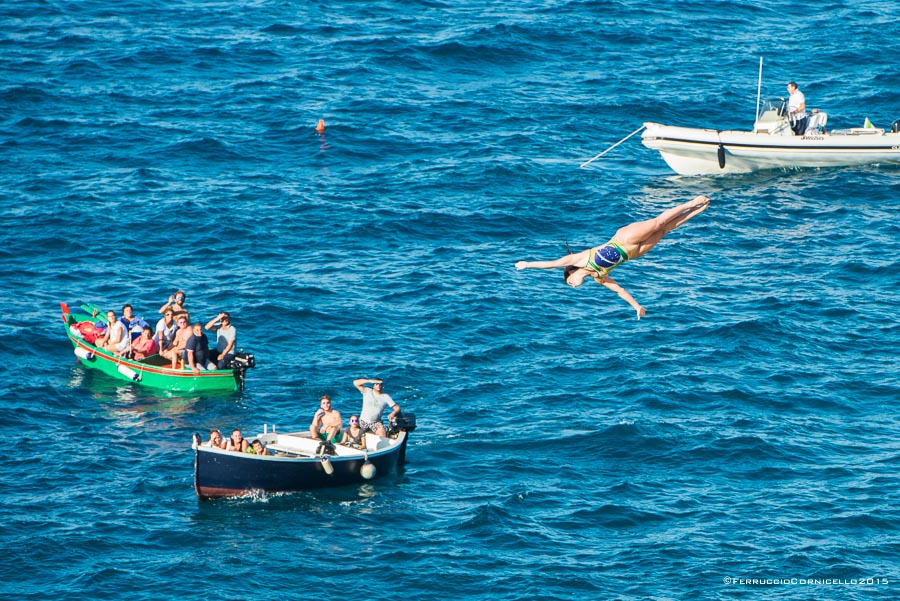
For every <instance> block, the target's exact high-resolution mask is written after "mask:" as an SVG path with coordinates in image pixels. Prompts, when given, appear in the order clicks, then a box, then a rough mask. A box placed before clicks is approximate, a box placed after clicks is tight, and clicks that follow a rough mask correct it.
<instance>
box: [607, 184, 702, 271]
mask: <svg viewBox="0 0 900 601" xmlns="http://www.w3.org/2000/svg"><path fill="white" fill-rule="evenodd" d="M708 206H709V199H708V198H707V197H705V196H697V197H696V198H694V199H693V200H690V201H688V202H686V203H684V204H681V205H679V206H677V207H673V208H671V209H668V210H665V211H663V212H662V213H660V214H659V215H658V216H657V217H655V218H653V219H648V220H646V221H638V222H637V223H632V224H629V225H626V226H625V227H623V228H620V229H619V231H617V232H616V240H618V241H619V243H621V244H622V245H623V247H624V248H625V252H627V253H628V258H629V259H636V258H638V257H640V256H642V255H645V254H647V252H648V251H649V250H650V249H651V248H653V247H654V246H656V244H657V243H658V242H659V241H660V240H662V238H663V236H665V235H666V234H668V233H669V232H671V231H672V230H674V229H675V228H677V227H678V226H680V225H683V224H684V223H685V222H686V221H688V220H689V219H691V218H692V217H694V216H695V215H699V214H700V213H702V212H703V211H705V210H706V208H707V207H708Z"/></svg>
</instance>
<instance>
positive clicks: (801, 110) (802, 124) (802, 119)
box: [787, 81, 809, 136]
mask: <svg viewBox="0 0 900 601" xmlns="http://www.w3.org/2000/svg"><path fill="white" fill-rule="evenodd" d="M787 90H788V93H789V94H790V95H791V97H790V98H789V99H788V119H790V121H791V130H792V131H793V132H794V134H796V135H798V136H802V135H803V134H804V132H806V124H807V123H809V113H807V112H806V96H804V95H803V92H801V91H800V89H799V88H797V84H796V83H795V82H793V81H792V82H791V83H789V84H788V85H787Z"/></svg>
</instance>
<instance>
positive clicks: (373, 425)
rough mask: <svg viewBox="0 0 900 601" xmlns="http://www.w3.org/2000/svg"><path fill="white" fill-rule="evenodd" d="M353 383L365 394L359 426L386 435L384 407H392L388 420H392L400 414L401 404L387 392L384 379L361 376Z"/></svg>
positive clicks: (379, 434)
mask: <svg viewBox="0 0 900 601" xmlns="http://www.w3.org/2000/svg"><path fill="white" fill-rule="evenodd" d="M366 384H371V385H372V387H371V388H370V387H368V386H366ZM353 385H354V386H356V389H357V390H358V391H360V392H361V393H362V395H363V406H362V411H360V412H359V426H360V427H361V428H362V429H363V430H364V431H367V432H374V433H375V434H377V435H378V436H386V435H387V432H386V431H385V429H384V423H382V421H381V415H382V414H383V413H384V408H385V407H391V408H392V409H393V410H392V411H391V414H390V415H389V416H388V421H390V420H392V419H394V418H395V417H397V416H398V415H399V414H400V405H398V404H397V403H395V402H394V399H392V398H391V397H390V395H388V394H385V392H384V380H382V379H381V378H375V379H372V380H370V379H367V378H359V379H357V380H353Z"/></svg>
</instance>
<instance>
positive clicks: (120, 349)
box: [94, 311, 131, 356]
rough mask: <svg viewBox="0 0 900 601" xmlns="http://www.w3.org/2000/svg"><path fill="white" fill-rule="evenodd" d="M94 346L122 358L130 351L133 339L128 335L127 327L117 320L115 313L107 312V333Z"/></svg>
mask: <svg viewBox="0 0 900 601" xmlns="http://www.w3.org/2000/svg"><path fill="white" fill-rule="evenodd" d="M94 344H96V345H97V346H98V347H100V348H102V349H105V350H107V351H112V353H113V354H114V355H118V356H122V355H124V354H125V352H126V351H127V350H128V346H129V344H131V339H130V338H129V337H128V336H127V335H126V332H125V326H123V325H122V322H121V321H119V320H118V319H116V312H115V311H107V312H106V333H105V334H103V336H101V337H100V338H98V339H97V340H96V341H95V342H94Z"/></svg>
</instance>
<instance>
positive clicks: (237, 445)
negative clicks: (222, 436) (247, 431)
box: [225, 428, 249, 453]
mask: <svg viewBox="0 0 900 601" xmlns="http://www.w3.org/2000/svg"><path fill="white" fill-rule="evenodd" d="M248 446H249V445H248V444H247V440H246V439H245V438H244V437H243V436H242V435H241V431H240V430H238V429H237V428H235V429H234V430H232V431H231V437H230V438H229V439H228V440H227V441H226V442H225V450H226V451H234V452H235V453H246V452H247V447H248Z"/></svg>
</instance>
